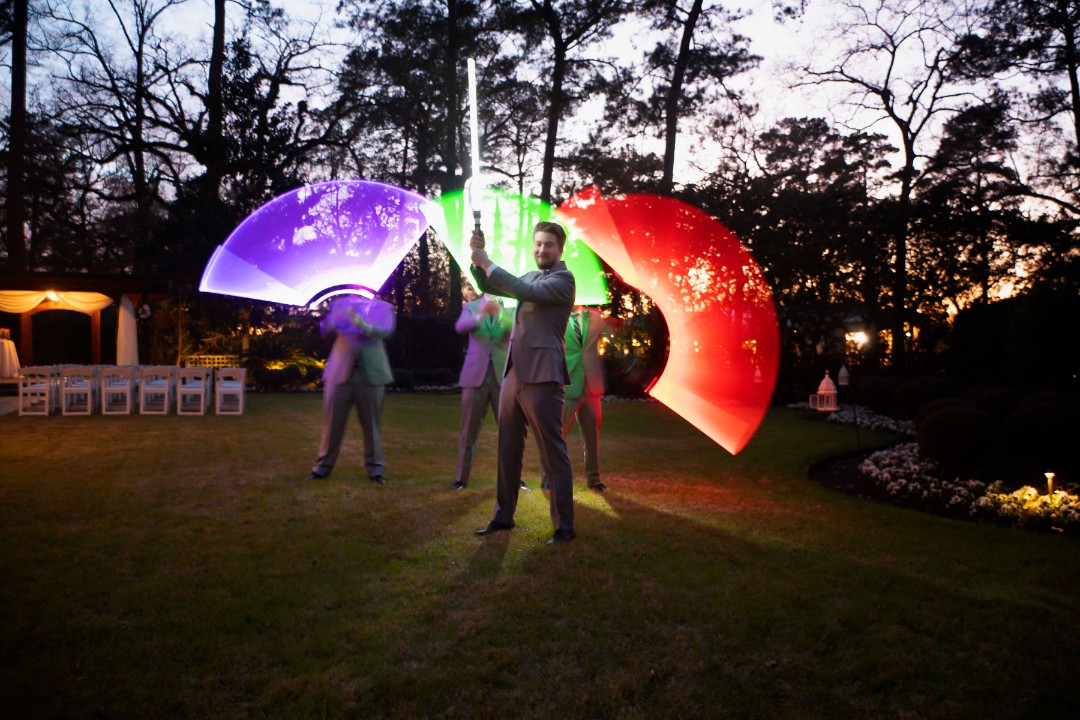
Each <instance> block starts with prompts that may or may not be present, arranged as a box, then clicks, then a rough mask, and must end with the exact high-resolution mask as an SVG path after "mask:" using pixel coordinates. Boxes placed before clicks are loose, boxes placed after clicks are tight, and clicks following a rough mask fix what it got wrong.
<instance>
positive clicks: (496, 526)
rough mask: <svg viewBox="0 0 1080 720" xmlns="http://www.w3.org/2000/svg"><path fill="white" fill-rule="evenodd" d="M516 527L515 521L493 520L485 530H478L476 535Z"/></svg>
mask: <svg viewBox="0 0 1080 720" xmlns="http://www.w3.org/2000/svg"><path fill="white" fill-rule="evenodd" d="M512 527H514V523H504V522H499V521H498V520H492V521H491V522H489V523H488V524H487V527H486V528H484V529H483V530H477V531H476V533H475V534H476V535H490V534H491V533H497V532H500V531H502V530H509V529H510V528H512Z"/></svg>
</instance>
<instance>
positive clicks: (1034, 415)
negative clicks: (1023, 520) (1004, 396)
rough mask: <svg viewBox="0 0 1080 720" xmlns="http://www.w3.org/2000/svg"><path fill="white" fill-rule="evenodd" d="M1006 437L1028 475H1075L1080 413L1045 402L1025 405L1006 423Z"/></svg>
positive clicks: (1022, 404)
mask: <svg viewBox="0 0 1080 720" xmlns="http://www.w3.org/2000/svg"><path fill="white" fill-rule="evenodd" d="M1003 429H1004V438H1005V441H1006V442H1007V443H1008V445H1009V449H1010V451H1011V454H1012V455H1013V456H1014V458H1015V460H1016V463H1017V467H1018V469H1019V470H1021V471H1023V472H1025V473H1026V474H1029V475H1030V474H1032V473H1041V472H1043V471H1045V470H1054V471H1055V472H1057V473H1059V474H1062V473H1064V474H1066V475H1073V476H1074V475H1075V472H1076V470H1077V466H1078V464H1080V463H1078V461H1077V454H1076V452H1075V451H1074V446H1075V444H1076V439H1077V437H1078V436H1080V410H1077V409H1076V408H1074V407H1070V406H1068V405H1066V404H1065V403H1064V402H1055V401H1054V400H1051V399H1042V400H1036V401H1031V402H1023V403H1021V404H1020V405H1019V406H1017V408H1016V410H1014V411H1013V412H1012V414H1010V415H1009V417H1008V418H1007V419H1006V420H1005V423H1004V426H1003Z"/></svg>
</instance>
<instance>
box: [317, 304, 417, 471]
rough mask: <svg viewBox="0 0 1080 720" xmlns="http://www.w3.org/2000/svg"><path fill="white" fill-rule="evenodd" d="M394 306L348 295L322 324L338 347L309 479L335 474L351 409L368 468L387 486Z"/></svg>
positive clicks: (329, 365) (327, 377)
mask: <svg viewBox="0 0 1080 720" xmlns="http://www.w3.org/2000/svg"><path fill="white" fill-rule="evenodd" d="M396 322H397V321H396V318H395V316H394V307H393V305H391V304H390V303H387V302H384V301H382V300H378V299H376V298H367V297H362V296H360V295H346V296H344V297H341V298H338V299H337V300H335V301H334V302H332V303H331V304H330V307H329V309H328V310H327V313H326V315H325V316H324V317H323V319H322V322H321V323H320V324H319V330H320V331H321V332H322V334H323V337H326V338H333V339H334V345H333V347H332V348H331V349H330V356H329V357H328V358H327V360H326V368H325V369H324V370H323V419H322V440H321V442H320V443H319V455H318V457H317V458H316V460H315V465H314V467H312V468H311V474H310V475H308V476H307V479H308V480H320V479H322V478H325V477H327V476H329V475H330V473H331V472H332V471H333V469H334V464H335V463H336V462H337V459H338V454H339V453H340V452H341V443H342V440H343V439H344V437H345V425H346V424H347V422H348V419H349V411H350V410H351V409H352V408H353V407H355V408H356V415H357V417H358V418H359V420H360V427H361V428H362V429H363V431H364V467H365V469H366V470H367V474H368V477H369V478H370V479H371V482H373V483H377V484H379V485H382V484H383V482H384V481H385V480H384V478H383V452H382V410H383V399H384V397H385V395H386V384H387V383H389V382H391V381H392V380H393V379H394V376H393V374H392V373H391V371H390V359H389V358H388V357H387V354H386V344H385V343H384V342H383V340H384V339H385V338H387V337H389V336H390V335H391V334H392V333H393V332H394V326H395V324H396Z"/></svg>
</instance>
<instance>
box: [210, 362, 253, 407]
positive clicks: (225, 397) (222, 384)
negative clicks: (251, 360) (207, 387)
mask: <svg viewBox="0 0 1080 720" xmlns="http://www.w3.org/2000/svg"><path fill="white" fill-rule="evenodd" d="M215 377H216V380H215V381H214V398H215V405H214V412H215V413H217V414H218V415H243V414H244V381H245V380H246V379H247V370H245V369H244V368H218V369H217V372H216V373H215Z"/></svg>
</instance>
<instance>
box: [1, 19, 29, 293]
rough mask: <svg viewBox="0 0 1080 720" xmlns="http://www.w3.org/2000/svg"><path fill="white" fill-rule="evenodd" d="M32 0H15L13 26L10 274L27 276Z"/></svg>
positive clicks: (8, 205) (9, 146) (9, 228)
mask: <svg viewBox="0 0 1080 720" xmlns="http://www.w3.org/2000/svg"><path fill="white" fill-rule="evenodd" d="M28 5H29V2H28V0H15V2H14V7H13V18H12V20H13V22H12V27H11V132H10V137H9V138H8V186H7V208H6V210H7V251H8V271H9V272H11V273H13V274H23V273H26V272H28V271H29V269H30V264H29V261H28V257H27V251H26V197H25V192H26V187H25V185H24V183H23V178H24V176H25V172H26V37H27V25H28V23H29V20H28Z"/></svg>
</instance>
